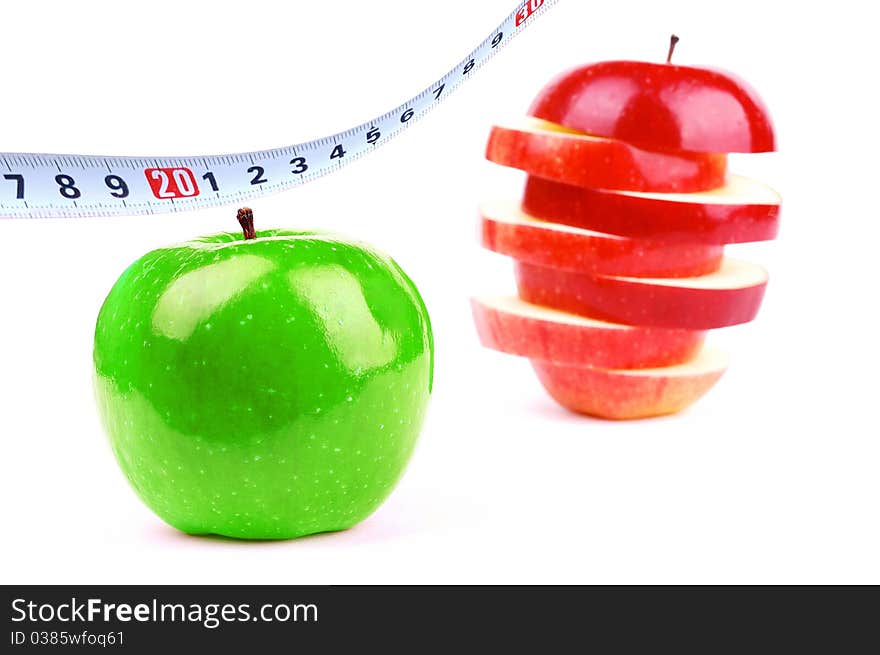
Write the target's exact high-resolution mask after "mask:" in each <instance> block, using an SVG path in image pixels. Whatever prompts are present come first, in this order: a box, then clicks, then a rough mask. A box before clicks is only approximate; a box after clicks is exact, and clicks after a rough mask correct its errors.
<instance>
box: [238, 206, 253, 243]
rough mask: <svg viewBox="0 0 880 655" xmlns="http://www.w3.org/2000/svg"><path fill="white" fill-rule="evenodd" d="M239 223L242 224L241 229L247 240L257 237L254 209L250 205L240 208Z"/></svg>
mask: <svg viewBox="0 0 880 655" xmlns="http://www.w3.org/2000/svg"><path fill="white" fill-rule="evenodd" d="M236 218H237V219H238V224H239V225H241V231H242V232H243V233H244V238H245V240H247V239H256V238H257V233H256V232H255V231H254V211H253V210H252V209H251V208H250V207H242V208H241V209H239V210H238V215H237V216H236Z"/></svg>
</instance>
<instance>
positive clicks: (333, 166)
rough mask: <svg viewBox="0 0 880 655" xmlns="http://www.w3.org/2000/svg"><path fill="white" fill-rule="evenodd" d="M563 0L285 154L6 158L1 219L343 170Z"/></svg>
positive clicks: (225, 195) (535, 0) (275, 184)
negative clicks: (367, 115)
mask: <svg viewBox="0 0 880 655" xmlns="http://www.w3.org/2000/svg"><path fill="white" fill-rule="evenodd" d="M555 2H556V0H526V1H525V2H522V3H520V5H519V6H518V7H517V8H516V10H515V11H514V12H513V13H512V14H510V16H508V17H507V18H506V19H505V20H504V22H503V23H501V25H499V26H498V28H497V29H496V30H495V31H494V32H492V34H491V35H490V36H489V37H487V38H486V40H485V41H483V42H482V43H481V44H480V45H479V46H478V47H477V48H476V49H474V50H473V51H472V52H471V53H470V54H469V55H468V56H467V57H465V58H464V59H463V60H462V61H461V63H459V64H458V65H457V66H456V67H455V68H453V69H452V70H451V71H449V72H448V73H447V74H446V75H444V76H443V77H441V78H440V79H439V80H437V81H436V82H434V83H433V84H431V85H430V86H429V87H427V88H426V89H425V90H424V91H422V92H421V93H419V94H418V95H417V96H415V97H413V98H411V99H409V100H407V101H406V102H405V103H403V104H402V105H400V106H398V107H396V108H395V109H392V110H391V111H389V112H387V113H385V114H382V115H381V116H379V117H377V118H375V119H373V120H371V121H368V122H366V123H363V124H361V125H359V126H357V127H354V128H352V129H350V130H346V131H345V132H340V133H339V134H334V135H333V136H328V137H324V138H322V139H318V140H316V141H309V142H307V143H300V144H297V145H293V146H288V147H286V148H276V149H273V150H260V151H257V152H247V153H239V154H231V155H210V156H201V157H102V156H93V155H47V154H31V153H2V154H0V218H49V217H78V216H116V215H120V214H127V215H139V214H157V213H165V212H179V211H188V210H191V209H199V208H202V207H214V206H219V205H228V204H235V203H238V204H240V203H241V202H242V201H244V200H247V199H249V198H255V197H259V196H263V195H267V194H270V193H276V192H278V191H284V190H286V189H290V188H291V187H295V186H298V185H300V184H305V183H306V182H308V181H310V180H313V179H315V178H317V177H321V176H322V175H326V174H328V173H332V172H333V171H336V170H339V169H340V168H342V167H343V166H345V165H346V164H348V163H351V162H353V161H354V160H356V159H358V158H360V157H362V156H363V155H365V154H367V153H369V152H371V151H372V150H374V149H375V148H376V147H378V146H380V145H382V144H383V143H386V142H388V141H389V140H390V139H392V138H393V137H395V136H396V135H398V134H400V132H402V131H403V130H405V129H406V128H407V127H409V126H410V125H412V124H413V123H415V122H416V121H417V120H418V119H420V118H421V117H423V116H424V115H425V114H426V113H428V111H429V110H431V109H432V108H433V107H434V106H435V105H436V104H437V103H438V102H440V101H441V100H444V99H445V98H446V97H447V96H448V95H449V94H450V93H451V92H452V91H454V90H455V89H456V88H458V86H459V85H460V84H461V83H462V82H464V81H465V80H467V79H468V78H469V77H470V75H471V74H472V73H473V72H474V71H475V70H476V69H477V68H479V67H480V66H482V65H483V64H484V63H485V62H486V61H488V60H489V59H490V58H491V57H492V55H494V54H495V53H496V52H497V51H498V50H499V49H501V48H502V47H503V46H504V45H506V44H507V42H508V41H509V40H510V39H511V38H513V37H514V36H516V35H517V34H518V33H519V32H521V31H522V28H524V27H526V26H527V25H529V24H530V21H529V19H530V18H532V17H533V16H536V15H538V14H540V13H541V12H542V11H543V10H545V9H546V8H547V7H549V6H550V5H552V4H554V3H555Z"/></svg>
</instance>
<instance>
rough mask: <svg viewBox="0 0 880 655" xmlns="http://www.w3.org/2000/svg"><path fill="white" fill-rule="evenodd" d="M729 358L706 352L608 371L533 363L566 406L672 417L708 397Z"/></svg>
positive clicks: (612, 414)
mask: <svg viewBox="0 0 880 655" xmlns="http://www.w3.org/2000/svg"><path fill="white" fill-rule="evenodd" d="M727 362H728V360H727V357H726V356H725V355H724V354H723V353H720V352H718V351H715V350H703V351H702V352H700V354H699V355H697V356H696V357H695V358H694V359H692V360H690V361H688V362H685V363H684V364H678V365H676V366H668V367H665V368H652V369H640V370H606V369H600V368H588V367H585V366H570V365H564V364H553V363H550V362H544V361H540V360H532V367H533V368H534V369H535V373H537V374H538V379H539V380H540V381H541V384H543V385H544V388H545V389H546V390H547V393H549V394H550V396H552V397H553V399H554V400H556V402H558V403H559V404H560V405H562V406H563V407H566V408H568V409H570V410H572V411H574V412H578V413H581V414H589V415H591V416H598V417H601V418H607V419H635V418H647V417H649V416H660V415H663V414H673V413H675V412H678V411H681V410H682V409H684V408H685V407H687V406H689V405H691V404H692V403H694V402H695V401H696V400H698V399H699V398H700V397H701V396H702V395H703V394H705V393H706V392H707V391H708V390H709V389H710V388H711V387H712V385H714V384H715V382H717V381H718V378H720V377H721V375H722V374H723V373H724V371H725V369H726V368H727Z"/></svg>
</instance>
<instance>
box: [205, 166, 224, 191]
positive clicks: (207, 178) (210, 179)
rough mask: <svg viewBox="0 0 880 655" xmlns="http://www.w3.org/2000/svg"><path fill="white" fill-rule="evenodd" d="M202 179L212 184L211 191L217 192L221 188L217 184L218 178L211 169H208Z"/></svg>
mask: <svg viewBox="0 0 880 655" xmlns="http://www.w3.org/2000/svg"><path fill="white" fill-rule="evenodd" d="M202 179H203V180H205V182H207V183H208V184H210V185H211V191H215V192H216V191H219V190H220V187H218V186H217V178H216V177H214V174H213V173H212V172H211V171H208V172H207V173H205V174H204V175H202Z"/></svg>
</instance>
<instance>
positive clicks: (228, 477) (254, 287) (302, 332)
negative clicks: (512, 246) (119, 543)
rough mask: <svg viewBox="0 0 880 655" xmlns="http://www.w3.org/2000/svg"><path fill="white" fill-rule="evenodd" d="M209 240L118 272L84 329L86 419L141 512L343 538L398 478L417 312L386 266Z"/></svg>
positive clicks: (338, 245) (414, 368)
mask: <svg viewBox="0 0 880 655" xmlns="http://www.w3.org/2000/svg"><path fill="white" fill-rule="evenodd" d="M244 211H246V210H242V211H240V212H239V214H240V216H239V218H240V220H242V225H243V227H244V234H243V235H242V234H240V233H236V234H231V233H226V234H217V235H214V236H209V237H204V238H200V239H195V240H193V241H190V242H187V243H183V244H179V245H174V246H171V247H167V248H162V249H159V250H155V251H153V252H150V253H148V254H146V255H144V256H143V257H142V258H141V259H139V260H138V261H136V262H135V263H134V264H133V265H132V266H130V267H129V268H128V270H126V271H125V272H124V273H123V274H122V276H121V277H120V278H119V280H118V281H117V282H116V284H115V285H114V287H113V289H112V290H111V291H110V294H109V296H108V297H107V299H106V301H105V302H104V305H103V307H102V308H101V311H100V314H99V316H98V320H97V326H96V329H95V349H94V364H95V376H94V379H95V388H96V395H97V401H98V408H99V413H100V416H101V419H102V422H103V424H104V427H105V429H106V431H107V433H108V435H109V437H110V443H111V445H112V448H113V452H114V454H115V456H116V459H117V460H118V462H119V464H120V466H121V467H122V470H123V472H124V473H125V475H126V477H127V478H128V480H129V481H130V483H131V485H132V486H133V487H134V489H135V491H136V492H137V493H138V495H139V496H140V497H141V498H142V499H143V501H144V502H145V503H146V504H147V505H148V506H149V507H150V508H151V509H152V510H153V511H154V512H155V513H156V514H158V515H159V517H161V518H162V519H163V520H165V521H166V522H167V523H169V524H170V525H172V526H174V527H175V528H177V529H179V530H182V531H184V532H187V533H192V534H201V533H213V534H219V535H225V536H229V537H238V538H246V539H284V538H292V537H298V536H302V535H307V534H312V533H316V532H326V531H332V530H343V529H346V528H349V527H351V526H353V525H354V524H356V523H358V522H359V521H361V520H363V519H364V518H366V517H367V516H368V515H369V514H371V513H372V512H373V511H374V510H375V509H376V508H377V507H378V506H379V505H380V504H381V503H382V501H383V500H384V499H385V498H386V497H387V496H388V494H389V493H390V492H391V490H392V488H393V487H394V485H395V484H396V482H397V481H398V479H399V478H400V476H401V475H402V473H403V470H404V468H405V466H406V463H407V461H408V460H409V458H410V455H411V454H412V451H413V447H414V445H415V442H416V439H417V437H418V434H419V430H420V428H421V425H422V421H423V419H424V416H425V412H426V409H427V405H428V400H429V398H430V394H431V387H432V381H433V365H434V346H433V337H432V333H431V325H430V321H429V318H428V312H427V310H426V308H425V305H424V303H423V301H422V299H421V297H420V296H419V293H418V290H417V289H416V287H415V285H414V284H413V283H412V282H411V281H410V279H409V278H408V277H407V276H406V274H405V273H404V272H403V271H402V270H401V269H400V267H399V266H398V265H397V264H396V263H395V262H394V261H393V260H392V259H391V258H390V257H388V256H386V255H384V254H382V253H380V252H378V251H376V250H375V249H373V248H371V247H369V246H367V245H364V244H362V243H357V242H354V241H351V240H348V239H346V238H343V237H340V236H336V235H332V234H326V233H315V232H296V231H289V230H266V231H260V232H254V230H253V222H252V215H251V218H250V222H248V221H247V220H246V219H242V212H244Z"/></svg>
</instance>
